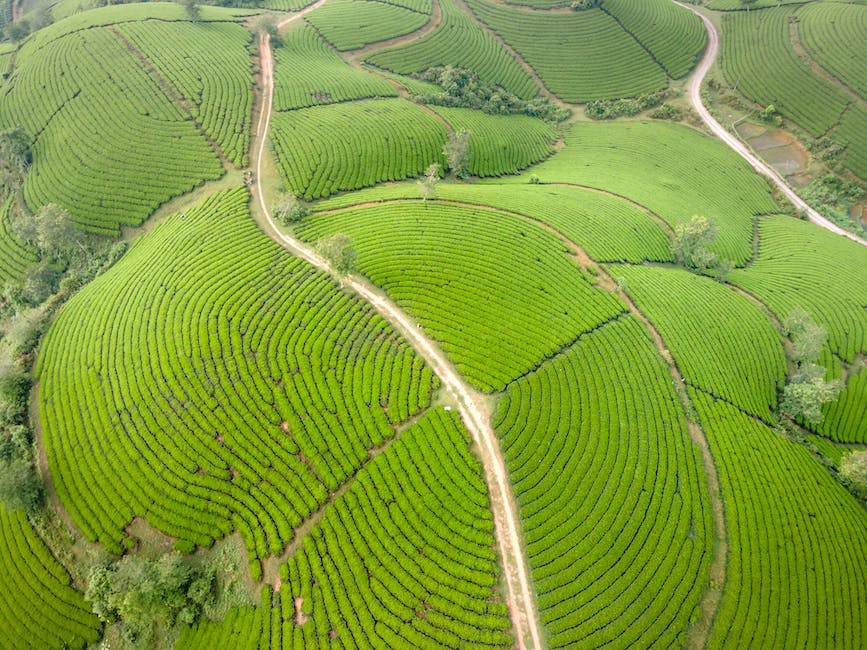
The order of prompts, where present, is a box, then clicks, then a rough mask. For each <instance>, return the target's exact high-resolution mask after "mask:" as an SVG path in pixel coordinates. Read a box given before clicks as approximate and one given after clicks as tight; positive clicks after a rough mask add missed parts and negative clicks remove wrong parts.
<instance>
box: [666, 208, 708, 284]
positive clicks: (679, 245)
mask: <svg viewBox="0 0 867 650" xmlns="http://www.w3.org/2000/svg"><path fill="white" fill-rule="evenodd" d="M718 232H719V229H718V228H717V227H716V225H715V224H714V223H713V222H712V221H711V220H710V219H708V218H707V217H699V216H693V217H692V219H690V220H689V223H682V224H678V226H677V227H676V228H675V229H674V239H673V240H672V242H671V255H672V257H674V261H675V262H677V263H678V264H680V265H681V266H683V267H685V268H687V269H689V270H690V271H695V272H696V273H705V272H706V271H707V270H708V269H711V268H713V266H714V265H715V264H716V263H717V256H716V253H712V252H711V251H710V249H709V248H708V247H709V246H711V245H712V244H713V242H714V240H715V239H716V236H717V233H718Z"/></svg>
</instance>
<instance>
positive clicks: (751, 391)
mask: <svg viewBox="0 0 867 650" xmlns="http://www.w3.org/2000/svg"><path fill="white" fill-rule="evenodd" d="M611 273H612V275H613V276H615V277H622V278H624V279H625V281H626V292H627V293H628V294H629V295H630V297H632V299H633V300H635V302H636V304H637V305H638V307H639V309H641V310H642V312H643V313H644V314H646V316H647V318H648V319H650V322H651V323H653V325H654V326H655V327H656V329H657V330H658V331H659V333H660V335H661V336H662V339H663V341H664V342H665V345H666V347H667V348H668V349H669V350H670V351H671V354H672V356H673V357H674V360H675V362H676V363H677V366H678V368H679V369H680V372H681V374H682V375H683V377H684V379H685V380H686V382H687V384H689V385H691V386H694V387H696V388H698V389H700V390H702V391H704V392H706V393H709V394H711V395H713V396H714V397H715V398H718V399H723V400H726V401H727V402H730V403H732V404H734V405H736V406H737V407H738V408H740V409H743V410H744V411H746V412H747V413H751V414H753V415H754V416H757V417H759V418H762V419H764V420H766V421H769V420H770V419H771V414H772V411H773V409H774V407H775V406H776V401H777V398H776V395H777V389H778V388H779V387H780V386H781V385H782V384H783V380H784V379H785V376H786V359H785V354H784V351H783V346H782V343H781V341H780V338H779V335H778V333H777V331H776V329H775V328H774V326H773V324H772V323H771V321H770V320H768V318H767V316H766V315H765V314H764V312H763V311H762V310H761V309H760V308H759V307H758V306H756V304H755V303H753V302H752V301H750V300H749V299H748V298H746V297H744V296H741V295H738V294H737V293H735V292H734V291H732V290H731V289H729V288H727V287H725V286H723V285H720V284H719V283H717V282H713V281H712V280H710V279H709V278H706V277H701V276H698V275H695V274H693V273H687V272H686V271H682V270H680V269H667V268H658V267H656V268H654V267H642V266H634V267H623V268H617V269H612V271H611Z"/></svg>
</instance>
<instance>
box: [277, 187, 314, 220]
mask: <svg viewBox="0 0 867 650" xmlns="http://www.w3.org/2000/svg"><path fill="white" fill-rule="evenodd" d="M271 211H272V212H273V213H274V217H275V218H276V219H277V221H279V222H280V223H282V224H283V225H288V224H290V223H295V222H297V221H301V219H303V218H304V217H306V216H307V215H308V214H310V207H309V206H308V205H307V204H306V203H304V201H302V200H301V199H299V198H298V197H297V196H295V195H294V194H292V192H281V193H280V194H279V195H278V196H277V200H276V201H275V202H274V207H273V208H272V209H271Z"/></svg>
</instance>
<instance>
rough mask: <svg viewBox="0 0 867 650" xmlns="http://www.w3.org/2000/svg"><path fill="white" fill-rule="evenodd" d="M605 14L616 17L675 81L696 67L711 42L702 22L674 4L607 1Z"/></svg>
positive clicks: (654, 0) (666, 0)
mask: <svg viewBox="0 0 867 650" xmlns="http://www.w3.org/2000/svg"><path fill="white" fill-rule="evenodd" d="M602 10H603V11H605V12H607V13H609V14H611V15H612V16H614V18H616V19H617V22H619V23H620V24H621V25H622V26H623V28H624V29H625V30H626V31H628V32H629V33H630V34H632V36H633V37H635V39H636V40H637V41H638V42H639V43H641V44H642V45H643V46H644V47H646V48H647V49H648V50H649V51H650V53H651V54H652V55H653V57H654V59H656V60H657V61H658V62H659V64H660V65H661V66H662V67H663V68H664V69H665V71H666V72H667V73H668V74H669V76H671V77H673V78H675V79H680V78H681V77H685V76H686V75H687V73H688V72H689V71H690V70H692V69H693V68H694V67H695V64H696V62H697V61H698V58H699V56H700V55H701V52H702V50H703V49H704V46H705V43H706V42H707V33H706V32H705V29H704V25H703V24H702V22H701V19H700V18H699V17H698V16H696V15H695V14H694V13H692V12H691V11H689V10H688V9H686V8H684V7H678V6H677V5H676V4H674V3H673V2H672V1H671V0H605V2H604V3H603V4H602Z"/></svg>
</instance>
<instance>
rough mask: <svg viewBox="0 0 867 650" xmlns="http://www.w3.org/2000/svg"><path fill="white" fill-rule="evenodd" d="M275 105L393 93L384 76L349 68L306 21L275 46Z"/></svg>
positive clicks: (300, 105)
mask: <svg viewBox="0 0 867 650" xmlns="http://www.w3.org/2000/svg"><path fill="white" fill-rule="evenodd" d="M274 62H275V67H274V109H275V110H278V111H286V110H289V109H292V108H304V107H306V106H315V105H316V104H330V103H331V102H342V101H346V100H347V99H367V98H370V97H396V96H397V90H396V89H395V87H394V86H392V85H391V84H390V83H388V82H387V81H386V80H385V79H382V78H380V77H377V76H376V75H373V74H370V73H369V72H364V71H361V70H355V69H353V68H351V67H350V66H349V65H348V64H347V63H346V62H344V61H343V59H341V58H340V56H339V55H338V54H337V52H335V51H334V48H332V47H331V46H330V45H328V44H327V43H326V42H325V41H323V40H322V38H321V37H320V36H319V35H318V34H317V33H316V30H314V29H313V28H312V27H310V26H309V25H305V24H303V23H302V24H300V25H298V26H297V27H295V28H294V29H292V30H291V31H290V32H289V33H288V34H286V36H285V37H284V38H283V40H282V44H281V45H280V47H278V48H276V49H275V50H274Z"/></svg>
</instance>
